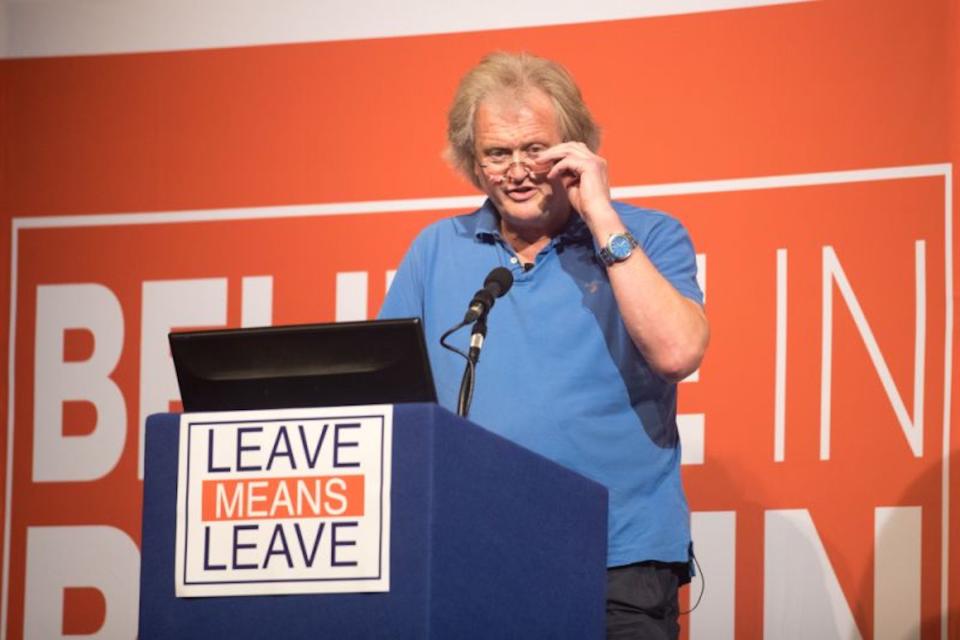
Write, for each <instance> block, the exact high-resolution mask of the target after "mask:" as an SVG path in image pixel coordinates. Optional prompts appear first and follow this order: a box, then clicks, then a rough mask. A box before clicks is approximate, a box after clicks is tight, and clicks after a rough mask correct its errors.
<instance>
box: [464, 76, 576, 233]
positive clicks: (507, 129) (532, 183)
mask: <svg viewBox="0 0 960 640" xmlns="http://www.w3.org/2000/svg"><path fill="white" fill-rule="evenodd" d="M473 131H474V145H475V148H474V152H475V158H476V160H475V162H474V171H475V172H476V175H477V178H478V179H479V181H480V184H481V185H482V187H483V190H484V191H485V192H486V194H487V195H488V196H490V199H491V200H492V201H493V203H494V204H495V205H496V207H497V209H498V210H499V212H500V216H501V220H502V221H503V224H504V225H506V226H507V227H508V228H512V229H516V230H518V231H519V230H530V231H542V232H544V233H550V232H552V231H554V230H556V228H559V227H560V226H562V225H563V224H565V223H566V220H567V217H568V215H569V213H570V203H569V201H568V200H567V194H566V190H565V189H564V188H563V186H562V184H561V183H560V180H559V179H557V180H552V181H548V180H547V179H546V177H545V176H546V171H548V170H549V169H550V167H549V166H547V167H543V166H537V165H534V164H531V163H525V161H524V160H525V157H526V155H525V154H527V153H528V152H531V151H532V152H535V151H537V150H538V149H539V150H543V149H546V148H549V147H552V146H553V145H555V144H559V143H560V142H562V141H563V140H562V137H561V135H560V128H559V125H558V122H557V114H556V111H555V109H554V107H553V103H552V102H551V101H550V98H548V97H547V96H546V94H544V93H543V92H541V91H539V90H528V91H526V92H524V93H522V94H521V95H520V96H519V97H518V96H517V95H516V94H514V93H503V94H495V95H493V96H490V97H488V98H486V99H485V100H483V101H482V102H480V104H479V105H478V106H477V111H476V114H475V116H474V125H473ZM498 163H499V165H500V166H497V165H498Z"/></svg>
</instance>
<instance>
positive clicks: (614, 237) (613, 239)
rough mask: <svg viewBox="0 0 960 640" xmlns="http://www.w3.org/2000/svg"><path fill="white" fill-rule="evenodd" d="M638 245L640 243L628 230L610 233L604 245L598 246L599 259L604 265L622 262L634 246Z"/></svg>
mask: <svg viewBox="0 0 960 640" xmlns="http://www.w3.org/2000/svg"><path fill="white" fill-rule="evenodd" d="M639 246H640V244H639V243H638V242H637V240H636V238H634V237H633V236H632V235H630V232H629V231H624V232H623V233H611V234H610V237H609V238H607V244H606V246H604V247H600V259H601V260H602V261H603V264H604V265H606V266H608V267H609V266H610V265H612V264H614V263H616V262H623V261H624V260H626V259H627V258H629V257H630V255H631V254H632V253H633V249H634V247H639Z"/></svg>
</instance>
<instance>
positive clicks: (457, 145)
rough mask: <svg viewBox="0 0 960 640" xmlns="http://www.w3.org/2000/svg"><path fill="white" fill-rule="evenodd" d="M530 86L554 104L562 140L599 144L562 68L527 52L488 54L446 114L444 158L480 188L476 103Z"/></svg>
mask: <svg viewBox="0 0 960 640" xmlns="http://www.w3.org/2000/svg"><path fill="white" fill-rule="evenodd" d="M531 89H539V90H540V91H542V92H543V93H545V94H546V95H547V96H548V97H549V98H550V100H551V102H553V106H554V109H555V110H556V114H557V121H558V124H559V127H560V135H561V136H562V137H563V140H564V141H573V142H583V143H584V144H586V145H587V147H589V148H590V150H591V151H596V150H597V148H598V147H599V146H600V129H599V127H597V124H596V123H595V122H594V121H593V118H592V117H591V115H590V111H589V110H588V109H587V105H586V104H584V102H583V97H582V96H581V95H580V89H579V88H577V85H576V83H575V82H574V81H573V77H572V76H571V75H570V73H569V72H568V71H567V70H566V69H564V68H563V67H562V66H561V65H560V64H558V63H556V62H553V61H552V60H547V59H546V58H539V57H537V56H534V55H532V54H529V53H506V52H502V51H498V52H496V53H491V54H489V55H487V56H485V57H484V58H483V59H482V60H481V61H480V63H479V64H478V65H477V66H475V67H474V68H473V69H471V70H470V71H468V72H467V74H466V75H465V76H464V77H463V79H461V80H460V86H458V87H457V92H456V94H455V95H454V97H453V104H451V105H450V111H449V112H447V143H448V146H447V149H446V152H445V155H446V157H447V160H448V161H449V162H450V164H452V165H453V167H454V168H455V169H456V170H458V171H460V172H461V173H462V174H463V175H464V176H466V177H467V178H468V179H469V180H470V181H471V182H472V183H473V184H474V185H475V186H477V187H478V188H479V187H481V185H480V182H479V180H478V178H477V176H476V175H475V173H474V171H473V166H474V138H473V123H474V116H475V115H476V112H477V105H479V104H480V102H482V101H483V99H484V98H486V97H487V96H490V95H491V94H495V93H502V92H514V93H516V94H517V95H518V96H519V95H521V94H522V93H523V92H525V91H529V90H531Z"/></svg>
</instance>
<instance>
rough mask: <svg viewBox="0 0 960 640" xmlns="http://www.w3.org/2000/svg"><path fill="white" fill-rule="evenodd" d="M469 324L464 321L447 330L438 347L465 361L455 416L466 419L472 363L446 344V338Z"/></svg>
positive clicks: (464, 354) (467, 321) (458, 350)
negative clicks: (457, 355)
mask: <svg viewBox="0 0 960 640" xmlns="http://www.w3.org/2000/svg"><path fill="white" fill-rule="evenodd" d="M468 324H470V321H469V320H465V321H462V322H460V323H459V324H457V325H456V326H454V327H453V328H451V329H449V330H448V331H447V332H446V333H444V334H443V335H442V336H440V346H442V347H443V348H444V349H448V350H450V351H453V352H454V353H456V354H459V355H460V356H461V357H462V358H463V359H464V360H466V361H467V366H466V367H465V368H464V370H463V378H462V379H461V381H460V396H459V398H457V415H458V416H460V417H463V418H466V417H467V413H469V412H470V401H471V400H472V399H473V379H474V373H475V370H474V362H473V359H472V358H470V356H468V355H467V354H466V353H464V352H463V351H460V349H457V348H456V347H454V346H453V345H451V344H447V338H449V337H450V336H451V335H452V334H453V333H454V332H456V331H459V330H460V329H462V328H464V327H465V326H467V325H468Z"/></svg>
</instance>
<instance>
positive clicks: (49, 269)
mask: <svg viewBox="0 0 960 640" xmlns="http://www.w3.org/2000/svg"><path fill="white" fill-rule="evenodd" d="M958 25H960V13H958V3H957V2H956V0H930V1H928V2H911V1H908V0H823V1H819V2H809V3H799V4H789V5H782V6H770V7H763V8H757V9H750V10H737V11H717V12H710V13H702V14H691V15H682V16H665V17H659V18H647V19H638V20H623V21H612V22H601V23H593V24H583V25H568V26H552V27H538V28H524V29H511V30H501V31H491V32H483V33H458V34H447V35H428V36H417V37H405V38H384V39H377V40H366V41H342V42H325V43H308V44H294V45H272V46H259V47H247V48H233V49H212V50H203V51H182V52H170V53H148V54H125V55H103V56H77V57H62V58H48V59H20V60H11V59H6V60H0V215H2V216H3V221H4V224H2V225H0V251H2V252H3V255H2V256H0V317H2V318H4V320H3V322H4V323H5V324H4V325H3V326H4V327H5V328H6V330H7V332H8V333H9V334H10V339H9V341H7V340H4V341H0V356H3V360H4V361H5V362H9V361H10V358H11V354H10V353H9V347H10V346H12V347H13V349H14V354H12V364H11V366H12V369H11V370H12V372H13V380H8V379H7V369H6V368H5V369H3V370H2V373H0V377H2V379H3V380H4V381H5V382H6V383H7V384H6V385H5V386H4V389H6V390H7V391H6V392H4V393H0V413H2V414H3V415H7V414H8V412H9V406H8V402H11V401H13V403H14V405H13V411H12V412H10V413H11V415H12V423H11V424H9V425H8V429H7V431H5V436H4V437H3V438H0V467H2V468H3V471H4V477H5V478H6V479H7V482H8V483H9V485H8V487H7V491H8V492H6V493H5V492H0V505H2V506H3V507H4V508H5V509H9V514H10V520H9V523H10V527H9V530H7V531H5V534H6V535H7V536H8V541H9V555H8V559H9V565H8V566H7V567H5V570H7V571H8V572H9V587H8V590H7V592H6V593H4V594H3V598H5V599H6V600H5V601H6V603H7V606H8V611H9V615H8V620H7V629H6V632H7V637H9V638H19V637H22V629H23V610H24V580H25V571H26V568H25V562H26V560H25V555H26V554H25V551H26V536H27V528H28V527H31V526H45V525H53V526H56V525H73V524H77V525H82V524H105V525H109V526H112V527H116V528H119V529H120V530H122V531H123V532H125V533H126V534H127V535H129V536H130V538H131V539H132V540H134V541H136V542H137V543H138V544H139V540H140V500H141V491H142V484H141V482H140V480H138V478H137V450H138V444H139V443H138V439H139V416H138V415H137V413H138V406H139V395H140V390H139V384H140V381H139V369H140V353H139V349H140V333H141V323H142V318H141V314H142V312H141V304H142V294H141V292H142V286H143V283H144V282H146V281H151V280H169V279H190V278H211V277H222V278H226V279H227V283H228V294H227V295H228V298H227V324H228V325H229V326H238V325H239V323H240V309H241V300H240V292H241V279H242V278H243V277H245V276H261V275H269V276H272V278H273V299H272V320H273V323H274V324H291V323H305V322H324V321H332V320H334V318H335V317H336V279H337V274H338V273H342V272H352V271H361V272H366V273H367V274H368V292H367V293H368V299H367V311H368V315H370V316H372V315H374V314H375V313H376V311H377V309H378V308H379V305H380V303H381V301H382V299H383V296H384V293H385V291H384V289H385V274H386V273H387V271H389V270H391V269H395V268H396V266H397V265H398V264H399V262H400V260H401V259H402V256H403V254H404V252H405V250H406V248H407V246H408V245H409V243H410V241H411V240H412V239H413V238H414V237H415V235H416V234H417V232H418V231H419V230H420V229H422V228H423V227H424V226H425V225H427V224H429V223H430V222H432V221H434V220H437V219H439V218H442V217H445V216H448V215H452V214H455V213H461V212H462V210H447V209H435V208H433V205H431V204H430V202H429V199H430V198H438V197H447V196H461V195H467V194H472V193H473V189H472V187H471V186H470V185H469V184H468V183H467V182H466V181H465V180H464V179H463V178H461V177H458V176H456V175H455V174H453V172H452V171H451V170H450V169H449V168H448V167H447V166H446V165H445V164H444V162H443V160H442V159H441V152H442V150H443V147H444V140H445V127H446V123H445V111H446V108H447V106H448V103H449V100H450V98H451V96H452V93H453V91H454V89H455V87H456V83H457V81H458V79H459V78H460V76H461V75H462V74H463V73H464V72H465V71H466V70H467V69H468V68H469V67H470V66H472V65H473V64H474V63H475V62H476V61H477V60H478V59H479V58H480V57H481V56H482V55H483V54H485V53H487V52H489V51H491V50H495V49H507V50H529V51H532V52H534V53H538V54H540V55H545V56H547V57H551V58H554V59H556V60H558V61H560V62H562V63H564V64H565V65H566V66H567V67H568V68H569V69H570V70H571V72H572V73H573V75H574V76H575V77H576V78H577V80H578V81H579V83H580V85H581V88H582V89H583V92H584V95H585V97H586V99H587V102H588V104H589V106H590V107H591V110H592V111H593V113H594V115H595V117H596V119H597V120H598V121H599V123H600V124H601V126H602V128H603V133H604V142H603V145H602V147H601V152H602V154H603V155H604V156H605V157H606V158H607V160H608V161H609V165H610V177H611V184H612V185H613V186H614V187H627V186H636V185H656V184H667V185H670V184H672V185H674V186H673V187H672V188H669V189H667V192H668V193H670V194H672V195H658V196H656V197H646V198H634V199H631V201H633V202H635V203H637V204H642V205H644V206H652V207H657V208H661V209H663V210H666V211H668V212H670V213H672V214H673V215H675V216H676V217H678V218H679V219H680V220H681V221H682V222H683V223H684V224H685V225H686V226H687V228H688V229H689V230H690V232H691V235H692V237H693V240H694V243H695V245H696V248H697V251H698V253H701V254H703V255H704V256H705V261H706V267H707V268H706V275H707V278H706V280H707V286H706V290H707V305H706V307H707V312H708V315H709V317H710V321H711V327H712V344H711V346H710V349H709V351H708V354H707V357H706V359H705V361H704V363H703V366H702V368H701V371H700V378H699V381H697V382H688V383H684V384H682V385H681V389H680V393H679V396H680V399H679V412H680V413H702V414H704V416H705V438H704V447H705V457H704V463H703V464H698V465H689V466H685V467H684V468H683V478H684V483H685V487H686V490H687V493H688V497H689V501H690V505H691V508H692V509H693V510H695V511H712V510H728V511H734V512H735V513H736V516H737V531H736V545H735V553H736V604H735V606H736V610H735V619H736V636H737V637H761V636H762V632H763V624H764V617H763V616H764V612H763V607H762V603H763V601H764V591H763V576H764V557H763V550H764V531H763V526H764V514H765V512H766V511H767V510H771V509H793V508H802V509H808V510H809V512H810V515H811V517H812V519H813V521H814V523H815V525H816V527H817V532H818V534H819V536H820V538H821V540H822V541H823V544H824V547H825V549H826V552H827V554H828V557H829V559H830V562H831V564H832V568H833V570H834V571H835V573H836V575H837V578H838V580H839V583H840V586H841V589H842V591H843V593H844V595H845V596H846V599H847V602H848V604H849V606H850V609H851V611H852V613H853V615H854V618H855V621H856V624H857V626H858V628H859V630H860V631H861V632H862V633H863V634H864V637H867V638H869V637H872V636H873V635H874V629H873V618H874V605H873V598H874V585H873V565H874V557H873V526H874V524H873V518H874V509H875V508H877V507H880V506H920V507H921V508H922V513H923V515H922V540H921V541H920V542H921V570H922V592H921V614H922V627H921V632H922V633H921V637H923V638H939V637H940V618H941V617H942V616H944V615H947V614H946V612H945V611H943V610H942V607H941V594H942V589H941V584H942V583H941V580H942V578H943V577H944V576H946V577H947V584H948V587H949V601H948V606H947V609H949V610H950V611H951V612H953V613H951V614H950V615H951V618H950V623H949V624H950V626H949V632H950V635H949V637H954V636H957V637H960V616H958V615H957V613H956V612H957V611H960V490H958V489H957V487H960V457H958V451H960V429H958V428H956V422H957V420H956V417H957V415H958V414H957V412H958V411H960V409H958V407H957V405H958V403H957V402H955V401H954V397H955V396H956V392H957V390H958V385H960V382H958V381H957V376H956V375H955V374H953V375H952V377H951V378H950V379H949V380H947V379H946V378H945V376H946V375H947V374H948V373H952V369H953V362H954V360H955V359H956V358H955V356H956V355H957V350H956V346H955V345H956V341H955V337H956V336H955V333H956V329H955V326H956V321H955V320H954V319H953V315H952V309H951V305H953V306H955V303H956V301H957V294H956V289H955V285H953V281H955V280H956V276H957V275H958V273H957V268H956V265H957V260H956V258H955V256H954V253H955V249H954V248H955V247H956V246H958V243H957V241H958V237H957V230H956V228H957V223H958V215H957V206H958V204H957V203H958V198H957V195H956V194H957V193H958V187H960V178H958V175H957V169H956V166H955V165H956V164H957V162H958V161H960V136H958V134H957V131H958V128H957V119H956V118H957V113H960V109H958V105H960V93H958V91H960V88H958V87H960V76H958V69H960V67H958V64H957V63H958V60H960V49H958V47H960V44H958V43H960V32H958V30H960V26H958ZM950 163H952V164H950ZM917 165H941V166H950V167H952V168H951V169H950V170H951V171H952V173H947V174H946V177H943V176H939V175H937V176H928V177H919V178H917V177H914V178H900V179H894V180H884V181H876V180H868V179H866V178H864V179H861V180H852V181H849V182H846V183H844V184H814V185H810V186H801V187H780V188H769V189H756V188H754V189H743V188H741V187H736V188H734V189H733V190H731V191H723V190H722V189H721V190H718V189H708V190H707V191H708V192H705V193H698V192H696V191H697V189H695V188H694V187H695V186H696V185H691V184H690V183H692V182H695V181H703V180H732V179H737V178H750V177H759V176H781V175H796V174H809V173H815V172H837V171H846V170H854V171H857V170H870V169H875V168H881V167H911V166H917ZM864 175H866V174H864ZM814 182H816V180H815V181H814ZM951 197H952V202H951V201H950V199H949V198H951ZM398 199H415V200H417V202H414V203H413V204H412V205H410V206H408V207H407V208H411V209H413V210H411V211H395V212H391V213H373V212H372V211H373V206H374V205H371V212H366V211H365V210H364V208H363V206H362V205H361V206H359V208H358V209H357V211H358V213H356V214H352V215H308V216H301V217H293V216H290V217H272V218H254V219H244V220H238V219H229V216H230V215H231V214H230V213H229V212H227V213H226V214H225V216H226V217H225V218H224V219H223V220H215V221H207V222H196V221H194V222H171V221H165V222H162V223H156V224H140V223H138V224H133V223H130V221H129V220H128V219H127V218H124V217H117V218H115V220H114V222H116V224H108V225H104V226H93V225H92V223H91V221H90V220H89V219H86V218H77V217H75V216H77V215H78V214H112V213H124V212H170V211H188V212H189V211H202V210H207V209H219V208H224V209H230V208H250V207H275V206H284V205H293V204H304V203H306V204H311V203H312V204H324V203H357V202H368V201H383V200H398ZM380 204H382V203H380ZM408 204H409V203H408ZM394 208H397V207H394ZM270 211H271V212H275V210H270ZM319 211H320V210H319V209H318V212H319ZM243 213H245V214H246V213H251V211H248V210H246V209H244V211H243ZM252 213H253V214H254V215H256V213H257V212H256V211H254V212H252ZM261 213H264V214H266V213H268V212H261ZM308 213H309V207H308ZM51 216H63V218H53V217H51ZM25 218H29V219H25ZM14 219H18V220H16V221H14ZM40 219H43V220H46V224H48V225H49V226H47V227H43V226H38V225H42V224H44V223H43V222H41V221H40ZM71 223H73V224H72V225H71ZM917 241H923V242H924V247H925V252H926V262H925V275H926V280H925V283H926V291H925V293H926V308H925V309H926V326H925V333H926V343H925V352H924V356H925V368H924V376H925V385H924V387H925V388H924V391H923V393H924V407H925V418H924V423H923V452H922V455H921V456H919V457H916V456H914V455H913V454H912V453H911V451H910V448H909V446H908V444H907V441H906V439H905V437H904V435H903V433H902V431H901V427H900V425H899V423H898V422H897V419H896V416H895V415H894V412H893V409H892V408H891V405H890V401H889V400H888V398H887V395H886V393H885V391H884V389H883V387H882V385H881V383H880V379H879V377H878V375H877V373H876V371H875V368H874V365H873V364H872V363H871V360H870V358H869V356H868V354H867V350H866V348H865V347H864V343H863V340H862V338H861V336H860V333H859V332H858V329H857V327H856V326H855V324H854V322H853V319H852V315H851V313H850V311H849V309H848V308H847V305H846V303H845V302H844V300H843V298H842V297H841V295H840V294H839V292H838V291H837V289H836V287H834V288H833V291H832V293H831V296H832V298H831V299H832V304H833V326H832V343H833V360H832V362H833V366H832V372H831V373H832V385H831V389H832V412H831V418H832V440H831V456H830V459H829V460H820V456H819V452H820V428H819V425H820V422H819V421H820V403H821V387H820V376H821V355H820V350H821V334H822V329H821V314H822V284H823V280H822V264H823V252H824V247H832V249H833V250H834V251H835V252H836V256H837V258H838V260H839V262H840V264H841V265H842V268H843V270H844V272H845V274H846V276H847V278H848V279H849V281H850V284H851V287H852V289H853V291H854V293H855V295H856V297H857V299H858V301H859V303H860V305H861V307H862V309H863V313H864V316H865V317H866V319H867V321H868V323H869V325H870V329H871V331H872V333H873V335H874V336H875V338H876V340H877V344H878V346H879V348H880V351H881V353H882V355H883V357H884V359H885V362H886V364H887V366H888V367H889V370H890V374H891V377H892V380H893V382H894V385H895V387H896V390H897V393H898V394H899V395H900V397H901V398H902V400H903V403H904V405H905V406H906V407H907V410H908V412H912V408H913V406H914V398H913V376H914V345H913V340H914V332H915V326H914V321H915V295H916V291H915V274H914V251H915V246H916V245H915V243H916V242H917ZM14 249H15V253H14ZM778 250H786V252H787V261H788V262H787V264H788V275H787V341H786V358H787V368H786V372H787V373H786V386H785V390H786V404H785V419H786V430H785V459H784V460H783V461H782V462H777V461H775V460H774V454H773V450H774V375H775V361H776V355H777V354H776V349H775V345H776V322H777V319H776V294H777V290H776V286H777V284H776V283H777V280H776V264H777V262H776V260H777V258H776V256H777V251H778ZM84 282H95V283H101V284H103V285H105V286H107V287H108V288H109V289H110V290H111V291H112V292H113V293H114V294H115V295H116V296H117V298H118V299H119V301H120V303H121V306H122V310H123V321H124V335H123V351H122V355H121V357H120V361H119V364H118V365H117V367H116V369H115V371H114V372H113V373H112V376H111V377H112V379H113V380H114V381H115V382H116V383H117V385H118V386H119V387H120V389H121V391H122V394H123V397H124V400H125V402H126V407H127V425H126V427H127V437H126V440H125V443H124V449H123V452H122V455H121V456H120V459H119V461H118V462H117V465H116V466H115V467H114V468H113V470H112V471H111V472H110V473H109V474H107V475H106V476H105V477H103V478H100V479H97V480H94V481H90V482H82V483H39V482H35V481H34V479H33V478H32V458H33V430H34V424H33V422H34V418H33V400H34V349H35V329H36V296H37V294H36V291H37V287H38V286H40V285H45V284H58V283H84ZM11 285H13V287H15V296H13V297H11V292H12V291H13V290H12V289H11ZM951 286H953V287H954V288H953V289H951V288H950V287H951ZM469 293H470V292H464V296H465V299H464V301H466V296H468V295H469ZM11 303H12V304H13V305H14V307H13V311H14V313H13V314H11V313H10V312H11V306H10V305H11ZM8 318H12V320H13V322H14V324H13V325H11V324H10V323H9V322H8V320H7V319H8ZM64 346H65V354H66V357H67V358H68V359H70V360H83V359H84V358H86V357H88V356H89V353H90V352H91V350H92V349H95V348H96V345H95V344H93V343H92V342H91V340H90V336H89V335H88V334H85V333H84V332H83V331H82V330H81V331H70V332H68V333H67V335H66V336H65V343H64ZM947 383H949V385H948V384H947ZM91 411H92V406H91V405H89V404H85V403H83V402H68V403H65V404H64V407H63V415H64V418H65V422H64V432H65V434H67V435H74V436H82V435H83V434H85V433H88V432H89V430H90V429H91V428H92V427H91V425H92V424H94V422H93V421H94V420H95V417H94V416H93V415H91ZM945 420H946V421H947V423H946V424H945ZM10 437H12V438H13V440H12V442H13V451H12V452H10V453H11V455H9V457H8V451H7V447H9V446H10V443H11V440H10V439H9V438H10ZM8 459H9V460H11V461H12V466H10V467H9V468H8V467H7V463H6V461H7V460H8ZM945 462H946V463H948V464H949V466H950V473H949V475H948V476H946V478H945V476H944V474H943V469H944V464H945ZM945 480H946V481H945ZM945 486H946V488H947V489H948V490H950V495H949V500H948V501H946V502H944V501H943V497H944V496H943V491H944V487H945ZM8 495H9V496H10V500H11V502H10V504H3V501H5V500H6V496H8ZM944 506H946V507H948V508H949V516H948V524H949V536H950V537H949V540H947V541H946V547H947V549H948V551H949V557H950V560H949V566H943V565H942V563H941V558H942V556H941V549H942V545H943V543H944V541H943V540H942V539H941V538H942V530H943V529H942V527H943V520H942V519H943V517H944V515H945V514H944V512H943V507H944ZM82 586H83V585H78V587H82ZM93 595H95V594H93ZM68 596H69V597H68ZM706 597H710V594H709V592H708V594H707V596H706ZM65 598H68V599H67V600H65V602H66V604H67V607H66V610H65V614H64V618H65V620H64V629H65V630H74V631H75V632H77V633H80V632H81V631H84V630H90V629H95V628H98V626H99V625H100V624H101V622H102V617H103V609H102V608H99V604H98V605H97V606H92V605H91V606H92V609H91V611H92V612H91V614H90V616H88V617H84V616H83V615H81V614H80V613H78V607H80V608H82V607H81V604H83V605H84V606H86V605H85V604H84V603H87V602H88V601H90V602H94V601H95V600H96V598H93V597H92V595H91V594H90V593H80V592H67V594H66V595H65ZM91 598H92V599H91ZM97 602H99V601H97ZM107 612H108V614H109V609H107ZM682 622H683V624H685V626H689V625H688V624H687V621H686V619H684V620H682ZM687 635H688V631H687V630H685V631H684V637H685V638H686V637H687Z"/></svg>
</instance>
